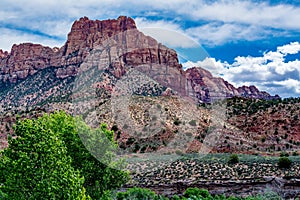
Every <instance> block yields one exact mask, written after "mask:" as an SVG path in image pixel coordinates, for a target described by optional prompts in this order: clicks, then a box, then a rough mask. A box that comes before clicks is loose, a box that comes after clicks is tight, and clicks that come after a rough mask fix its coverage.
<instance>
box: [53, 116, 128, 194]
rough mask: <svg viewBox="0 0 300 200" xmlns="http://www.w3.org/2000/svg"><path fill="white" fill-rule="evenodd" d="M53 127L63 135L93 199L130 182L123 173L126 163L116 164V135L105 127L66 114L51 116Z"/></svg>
mask: <svg viewBox="0 0 300 200" xmlns="http://www.w3.org/2000/svg"><path fill="white" fill-rule="evenodd" d="M50 116H51V117H52V118H53V119H54V120H52V128H53V129H55V130H56V131H57V132H60V135H61V139H62V140H63V141H64V142H65V144H66V146H67V149H68V155H69V156H70V157H71V158H72V160H73V162H72V166H73V167H74V168H75V169H77V170H79V171H80V173H81V174H82V175H83V176H84V178H85V182H84V187H85V188H86V190H87V193H88V194H89V195H90V196H91V197H92V198H93V199H94V198H95V199H99V198H101V196H102V195H103V194H104V192H105V191H107V190H113V189H117V188H119V187H121V186H122V185H123V184H124V183H126V182H127V181H128V180H129V173H128V172H126V171H122V170H120V169H122V168H123V167H124V162H123V161H122V160H121V161H116V160H115V159H114V158H115V154H114V151H115V150H116V148H117V143H116V142H115V141H114V132H113V131H110V130H108V128H107V125H106V124H101V125H100V127H99V128H97V129H93V128H91V127H89V126H88V125H87V124H86V123H85V122H84V121H83V120H82V119H81V118H79V117H76V118H73V117H72V116H71V115H68V114H66V113H65V112H59V113H55V114H52V115H50Z"/></svg>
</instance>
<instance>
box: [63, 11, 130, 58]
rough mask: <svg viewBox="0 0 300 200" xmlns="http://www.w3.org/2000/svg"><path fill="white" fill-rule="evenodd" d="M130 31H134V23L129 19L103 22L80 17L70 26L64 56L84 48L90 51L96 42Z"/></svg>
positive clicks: (123, 17) (122, 18)
mask: <svg viewBox="0 0 300 200" xmlns="http://www.w3.org/2000/svg"><path fill="white" fill-rule="evenodd" d="M130 29H136V25H135V22H134V20H133V19H132V18H130V17H125V16H120V17H119V18H118V19H109V20H103V21H100V20H90V19H89V18H87V17H82V18H80V19H79V20H77V21H75V22H74V23H73V25H72V28H71V32H70V33H69V34H68V40H67V42H66V45H65V48H66V50H65V55H69V54H71V53H73V52H75V51H78V50H80V49H84V48H90V49H91V48H93V46H94V44H95V42H96V41H97V40H101V41H104V40H106V39H107V38H108V37H111V36H113V35H116V34H118V33H120V32H124V31H126V30H130Z"/></svg>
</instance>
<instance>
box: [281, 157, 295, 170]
mask: <svg viewBox="0 0 300 200" xmlns="http://www.w3.org/2000/svg"><path fill="white" fill-rule="evenodd" d="M291 164H292V161H291V160H290V159H289V158H288V157H280V158H279V159H278V167H279V168H289V167H290V166H291Z"/></svg>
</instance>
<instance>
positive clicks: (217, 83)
mask: <svg viewBox="0 0 300 200" xmlns="http://www.w3.org/2000/svg"><path fill="white" fill-rule="evenodd" d="M186 78H187V88H188V89H187V90H188V92H189V95H190V96H193V97H195V98H196V99H198V100H199V101H200V102H210V101H213V100H214V99H220V98H230V97H233V96H240V97H245V98H258V99H277V98H280V97H279V96H278V95H276V96H271V95H270V94H268V93H267V92H264V91H259V90H258V89H257V88H256V87H255V86H249V87H248V86H242V87H239V88H235V87H234V86H233V85H232V84H230V83H228V82H227V81H225V80H224V79H222V78H219V77H213V76H212V74H211V73H210V72H209V71H207V70H205V69H202V68H200V67H194V68H189V69H187V71H186Z"/></svg>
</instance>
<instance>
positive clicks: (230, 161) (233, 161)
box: [228, 154, 239, 164]
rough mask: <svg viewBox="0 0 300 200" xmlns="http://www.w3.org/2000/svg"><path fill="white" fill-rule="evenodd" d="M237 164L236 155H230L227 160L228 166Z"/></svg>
mask: <svg viewBox="0 0 300 200" xmlns="http://www.w3.org/2000/svg"><path fill="white" fill-rule="evenodd" d="M238 162H239V157H238V155H237V154H231V155H230V156H229V160H228V163H229V164H236V163H238Z"/></svg>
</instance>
